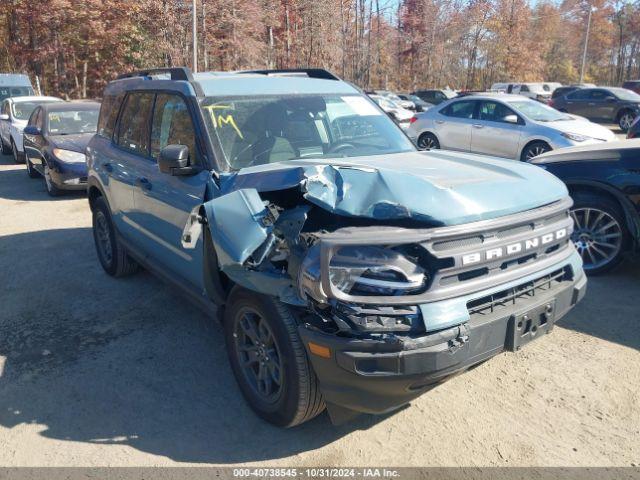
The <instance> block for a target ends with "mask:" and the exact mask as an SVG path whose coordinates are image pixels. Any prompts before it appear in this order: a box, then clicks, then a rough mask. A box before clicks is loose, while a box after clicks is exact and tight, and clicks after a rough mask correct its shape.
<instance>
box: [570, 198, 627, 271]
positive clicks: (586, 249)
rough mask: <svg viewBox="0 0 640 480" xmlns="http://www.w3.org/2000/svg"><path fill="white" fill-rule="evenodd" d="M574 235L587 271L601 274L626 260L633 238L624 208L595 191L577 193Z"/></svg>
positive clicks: (574, 211) (573, 209) (574, 208)
mask: <svg viewBox="0 0 640 480" xmlns="http://www.w3.org/2000/svg"><path fill="white" fill-rule="evenodd" d="M573 199H574V205H573V208H572V210H571V216H572V217H573V221H574V230H573V234H572V236H571V239H572V240H573V243H574V245H575V246H576V249H577V250H578V252H579V253H580V256H581V257H582V261H583V262H584V269H585V271H586V272H587V273H589V274H593V275H597V274H599V273H604V272H606V271H608V270H611V269H612V268H613V267H615V266H616V265H617V264H618V263H620V261H621V260H622V257H623V254H624V250H625V245H627V242H628V240H629V232H628V231H627V227H626V223H625V220H624V215H623V213H622V212H621V211H620V207H619V206H618V205H617V204H616V203H615V202H614V201H612V200H610V199H609V198H607V197H605V196H601V195H598V194H593V193H579V194H575V195H573Z"/></svg>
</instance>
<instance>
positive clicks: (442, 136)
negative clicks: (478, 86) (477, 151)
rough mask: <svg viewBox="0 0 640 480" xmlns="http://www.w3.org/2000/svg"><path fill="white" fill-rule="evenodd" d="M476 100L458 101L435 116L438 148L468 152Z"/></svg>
mask: <svg viewBox="0 0 640 480" xmlns="http://www.w3.org/2000/svg"><path fill="white" fill-rule="evenodd" d="M477 103H478V102H477V101H476V100H458V101H455V102H452V103H449V104H448V105H447V106H446V107H444V108H442V109H441V110H440V111H439V112H438V115H437V116H436V118H435V120H434V123H435V130H436V135H437V137H438V141H439V142H440V147H441V148H444V149H448V150H461V151H463V152H468V151H469V150H470V149H471V128H472V125H473V122H474V119H473V114H474V110H475V108H476V104H477Z"/></svg>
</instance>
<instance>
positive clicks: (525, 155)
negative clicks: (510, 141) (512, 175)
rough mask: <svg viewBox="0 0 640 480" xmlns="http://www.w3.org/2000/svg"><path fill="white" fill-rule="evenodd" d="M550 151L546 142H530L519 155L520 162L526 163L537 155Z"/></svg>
mask: <svg viewBox="0 0 640 480" xmlns="http://www.w3.org/2000/svg"><path fill="white" fill-rule="evenodd" d="M550 150H551V147H550V146H549V144H548V143H547V142H542V141H539V142H531V143H530V144H528V145H527V146H526V147H524V149H523V150H522V154H520V160H521V161H523V162H528V161H529V160H531V159H532V158H534V157H537V156H538V155H542V154H543V153H545V152H548V151H550Z"/></svg>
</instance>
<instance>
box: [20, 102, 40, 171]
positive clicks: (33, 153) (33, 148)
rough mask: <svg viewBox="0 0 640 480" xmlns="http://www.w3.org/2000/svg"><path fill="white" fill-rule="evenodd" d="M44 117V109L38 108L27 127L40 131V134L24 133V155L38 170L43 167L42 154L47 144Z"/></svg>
mask: <svg viewBox="0 0 640 480" xmlns="http://www.w3.org/2000/svg"><path fill="white" fill-rule="evenodd" d="M43 117H44V112H43V110H42V107H37V108H36V109H35V110H34V111H33V113H32V114H31V116H30V117H29V121H28V122H27V127H30V126H31V127H36V128H37V129H38V130H39V131H40V134H38V135H36V134H30V133H26V132H25V133H24V153H25V155H26V156H27V157H28V158H29V161H31V163H32V164H33V165H34V166H36V168H37V167H38V166H40V165H42V153H41V152H42V149H43V147H44V143H45V138H44V128H43ZM25 130H26V129H25Z"/></svg>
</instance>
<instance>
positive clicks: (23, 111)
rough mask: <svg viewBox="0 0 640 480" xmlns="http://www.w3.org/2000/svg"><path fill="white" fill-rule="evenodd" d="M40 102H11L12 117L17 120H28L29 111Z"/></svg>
mask: <svg viewBox="0 0 640 480" xmlns="http://www.w3.org/2000/svg"><path fill="white" fill-rule="evenodd" d="M41 103H42V102H17V103H14V104H13V107H12V111H13V117H14V118H15V119H17V120H29V117H30V116H31V113H32V112H33V111H34V110H35V109H36V107H37V106H38V105H40V104H41Z"/></svg>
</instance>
